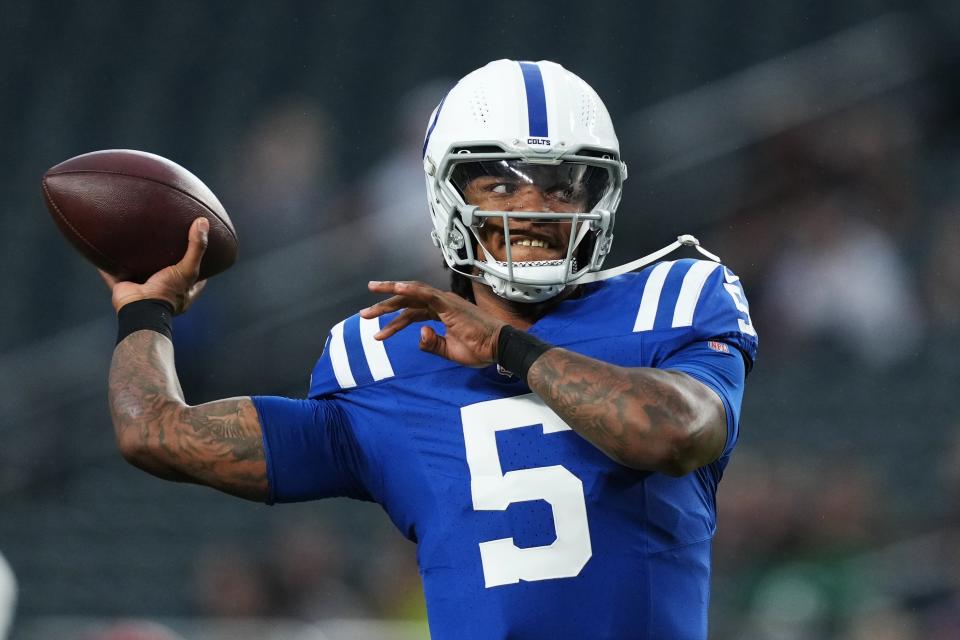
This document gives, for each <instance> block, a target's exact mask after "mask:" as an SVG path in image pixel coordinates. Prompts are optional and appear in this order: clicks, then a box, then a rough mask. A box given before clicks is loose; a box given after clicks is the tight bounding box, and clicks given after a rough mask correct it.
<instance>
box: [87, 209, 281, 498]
mask: <svg viewBox="0 0 960 640" xmlns="http://www.w3.org/2000/svg"><path fill="white" fill-rule="evenodd" d="M208 229H209V224H208V223H207V221H206V220H204V219H203V218H199V219H197V220H195V221H194V223H193V225H192V226H191V227H190V233H189V236H188V245H187V251H186V254H185V255H184V257H183V260H181V261H180V262H178V263H177V264H175V265H172V266H169V267H166V268H165V269H163V270H161V271H159V272H157V273H156V274H154V275H153V276H152V277H151V278H150V279H149V280H147V281H146V282H145V283H143V284H136V283H133V282H118V281H117V280H116V279H115V278H113V277H112V276H110V275H109V274H106V273H104V272H101V273H100V275H101V276H103V279H104V281H105V282H106V283H107V286H108V287H109V288H110V290H111V292H112V294H113V307H114V309H116V310H117V311H118V312H119V311H120V309H121V308H122V307H124V306H125V305H127V304H129V303H131V302H136V301H137V300H144V299H156V300H163V301H166V302H168V303H169V304H170V305H172V306H173V310H174V313H183V312H184V311H186V310H187V308H188V307H189V306H190V304H191V303H192V302H193V300H194V299H196V297H197V296H198V295H199V294H200V291H201V290H202V289H203V285H204V282H205V281H201V282H197V275H198V274H199V272H200V261H201V260H202V258H203V253H204V251H205V250H206V246H207V232H208ZM109 398H110V414H111V416H112V417H113V426H114V431H115V433H116V437H117V444H118V445H119V447H120V451H121V452H122V453H123V457H124V458H126V459H127V460H128V461H129V462H130V463H132V464H134V465H136V466H137V467H139V468H141V469H143V470H144V471H147V472H149V473H152V474H153V475H156V476H159V477H161V478H165V479H167V480H175V481H179V482H194V483H197V484H205V485H209V486H211V487H214V488H215V489H219V490H221V491H225V492H227V493H231V494H233V495H237V496H240V497H242V498H248V499H250V500H260V501H263V500H265V499H266V497H267V472H266V462H265V460H264V455H263V443H262V441H261V426H260V419H259V417H258V416H257V412H256V409H255V408H254V406H253V402H252V401H251V400H250V398H231V399H228V400H219V401H216V402H209V403H207V404H202V405H198V406H195V407H191V406H189V405H187V404H186V402H184V398H183V391H182V390H181V388H180V381H179V379H178V378H177V371H176V368H175V367H174V363H173V344H172V343H171V342H170V340H169V339H168V338H167V337H166V336H164V335H161V334H159V333H157V332H155V331H150V330H141V331H134V332H133V333H131V334H130V335H128V336H127V337H125V338H124V339H123V340H122V341H121V342H120V344H118V345H117V347H116V348H115V349H114V351H113V361H112V362H111V364H110V381H109Z"/></svg>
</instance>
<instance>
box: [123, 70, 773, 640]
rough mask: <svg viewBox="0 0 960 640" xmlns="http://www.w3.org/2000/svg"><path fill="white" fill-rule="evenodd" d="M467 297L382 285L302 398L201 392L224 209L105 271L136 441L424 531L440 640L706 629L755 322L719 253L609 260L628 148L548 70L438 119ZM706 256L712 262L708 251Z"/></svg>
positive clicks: (437, 223)
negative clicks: (178, 337) (152, 261)
mask: <svg viewBox="0 0 960 640" xmlns="http://www.w3.org/2000/svg"><path fill="white" fill-rule="evenodd" d="M423 166H424V171H425V173H426V182H427V197H428V203H429V209H430V215H431V217H432V220H433V228H434V230H433V233H432V237H433V242H434V244H435V245H436V246H437V247H438V248H439V249H440V251H441V253H442V254H443V257H444V259H445V261H446V264H447V265H448V266H449V268H450V269H451V273H452V277H453V286H452V287H451V289H452V290H451V291H440V290H437V289H435V288H432V287H429V286H427V285H425V284H421V283H417V282H394V281H390V282H371V283H370V284H369V288H370V290H371V291H374V292H377V293H381V294H385V295H388V296H389V297H387V298H386V299H384V300H383V301H381V302H379V303H377V304H375V305H373V306H371V307H369V308H367V309H364V310H362V311H360V313H359V314H357V315H354V316H352V317H350V318H347V319H346V320H343V321H342V322H340V323H338V324H336V325H335V326H334V327H333V329H332V330H331V331H330V334H329V337H328V339H327V343H326V347H325V349H324V351H323V354H322V356H321V357H320V359H319V361H318V363H317V365H316V367H315V368H314V370H313V375H312V378H311V383H310V390H309V394H308V397H307V398H306V399H289V398H279V397H252V398H249V397H246V398H233V399H228V400H221V401H217V402H211V403H208V404H204V405H199V406H189V405H187V404H186V403H185V401H184V399H183V396H182V392H181V391H180V388H179V384H178V382H177V375H176V371H175V368H174V361H173V347H172V344H171V342H170V340H169V336H170V329H169V317H170V315H171V314H176V313H180V312H183V311H184V310H186V308H187V307H188V306H189V304H190V302H191V301H192V300H193V298H194V297H195V296H196V294H197V293H198V285H195V280H196V274H197V272H198V266H199V263H200V259H201V257H202V254H203V250H204V246H205V238H206V223H205V221H203V220H198V221H197V222H195V223H194V226H193V227H192V228H191V231H190V243H189V248H188V250H187V253H186V255H185V257H184V259H183V260H182V261H181V262H180V263H179V264H178V265H175V266H173V267H168V268H167V269H165V270H163V271H161V272H159V273H158V274H156V275H155V276H154V277H153V278H151V279H150V280H149V281H148V282H147V283H146V284H144V285H136V284H133V283H116V282H112V281H111V282H110V284H111V286H112V287H113V302H114V306H115V307H116V309H117V310H118V317H119V324H120V329H119V335H118V344H117V347H116V349H115V351H114V356H113V362H112V366H111V372H110V383H109V384H110V406H111V409H112V415H113V420H114V424H115V428H116V435H117V439H118V442H119V445H120V448H121V450H122V452H123V454H124V456H125V457H126V458H127V459H128V460H129V461H130V462H132V463H133V464H135V465H137V466H139V467H141V468H143V469H145V470H147V471H149V472H151V473H154V474H156V475H159V476H161V477H165V478H169V479H174V480H183V481H188V482H196V483H201V484H206V485H210V486H212V487H215V488H217V489H220V490H222V491H226V492H229V493H233V494H236V495H239V496H242V497H245V498H250V499H254V500H263V501H266V502H268V503H274V502H291V501H300V500H313V499H317V498H324V497H330V496H350V497H353V498H357V499H361V500H372V501H375V502H377V503H379V504H380V505H382V506H383V508H384V510H385V511H386V512H387V514H388V515H389V517H390V518H391V519H392V521H393V522H394V523H395V524H396V526H397V527H398V528H399V529H400V530H401V531H402V532H403V534H404V535H406V536H407V537H408V538H410V539H411V540H413V541H416V542H417V544H418V562H419V566H420V573H421V576H422V579H423V585H424V589H425V593H426V600H427V607H428V617H429V624H430V629H431V633H432V635H433V637H435V638H484V639H488V638H507V637H510V638H669V639H671V640H677V639H687V638H691V639H692V638H705V637H706V635H707V606H708V600H709V589H710V544H711V538H712V536H713V534H714V531H715V528H716V509H715V508H716V503H715V493H716V490H717V484H718V482H719V481H720V477H721V475H722V473H723V470H724V467H725V466H726V465H727V461H728V460H729V458H730V455H731V452H732V451H733V448H734V446H735V444H736V442H737V435H738V423H739V415H740V405H741V399H742V394H743V386H744V379H745V376H746V373H747V371H748V370H749V369H750V367H751V366H752V363H753V359H754V355H755V352H756V346H757V336H756V333H755V331H754V329H753V326H752V325H751V322H750V316H749V310H748V306H747V302H746V298H745V297H744V293H743V290H742V288H741V285H740V282H739V280H738V278H737V276H735V275H734V274H733V273H732V272H731V271H730V270H729V269H727V268H726V267H724V266H723V265H721V264H719V262H717V261H716V260H713V259H708V260H693V259H682V260H675V261H664V262H657V263H656V264H653V265H651V266H649V267H647V268H645V269H644V270H642V271H639V272H630V271H632V270H633V269H635V268H637V267H639V266H641V265H642V264H646V263H650V262H652V261H653V260H655V259H657V258H659V257H662V256H663V255H665V254H666V253H667V252H669V251H670V250H672V249H674V248H676V247H677V246H679V245H680V244H691V245H695V240H694V239H692V238H690V237H689V236H682V237H681V238H680V239H679V240H678V242H676V243H673V244H672V245H670V246H669V247H666V248H665V249H664V250H661V251H659V252H657V253H655V254H653V255H652V256H648V257H647V258H644V259H641V260H638V261H635V262H634V263H631V264H628V265H624V266H623V267H621V268H618V269H613V270H609V271H601V270H600V269H601V265H602V263H603V261H604V258H605V257H606V255H607V254H608V252H609V251H610V246H611V242H612V239H613V228H614V219H615V212H616V209H617V205H618V204H619V201H620V194H621V187H622V184H623V180H624V179H625V178H626V166H625V165H624V163H623V162H622V160H621V159H620V152H619V144H618V142H617V138H616V135H615V133H614V129H613V125H612V123H611V121H610V117H609V115H608V113H607V110H606V108H605V107H604V105H603V103H602V102H601V100H600V98H599V97H598V96H597V94H596V93H595V92H594V91H593V89H591V88H590V86H588V85H587V84H586V83H585V82H584V81H583V80H581V79H580V78H579V77H577V76H576V75H574V74H573V73H571V72H569V71H567V70H566V69H564V68H563V67H561V66H560V65H557V64H554V63H552V62H546V61H540V62H514V61H509V60H499V61H496V62H492V63H490V64H488V65H487V66H485V67H483V68H481V69H478V70H476V71H474V72H473V73H470V74H469V75H467V76H466V77H464V78H463V79H462V80H461V81H460V82H459V83H457V85H456V86H454V87H453V88H452V89H451V90H450V92H449V93H448V94H447V96H446V98H445V99H444V100H443V101H442V102H441V103H440V105H439V106H438V107H437V108H436V110H435V111H434V112H433V114H432V115H431V117H430V119H429V124H428V128H427V132H426V138H425V141H424V147H423ZM703 253H704V254H705V255H707V256H708V257H712V256H710V254H708V253H707V252H705V251H703Z"/></svg>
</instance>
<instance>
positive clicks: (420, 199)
mask: <svg viewBox="0 0 960 640" xmlns="http://www.w3.org/2000/svg"><path fill="white" fill-rule="evenodd" d="M449 88H450V83H449V82H446V81H443V80H434V81H431V82H427V83H424V84H421V85H419V86H418V87H415V88H414V89H413V90H411V91H410V92H409V93H407V95H406V96H404V98H403V99H402V100H401V102H400V106H399V108H398V109H397V110H396V111H395V112H394V113H395V114H396V123H395V129H396V131H397V142H396V143H395V145H394V147H393V149H392V150H389V151H386V152H384V153H383V154H382V155H380V156H379V157H380V158H381V160H380V162H379V163H378V164H376V165H375V166H374V167H373V168H372V169H371V170H370V172H369V173H368V174H367V176H366V177H365V178H364V179H363V182H362V186H361V190H362V198H363V200H364V201H365V202H366V207H365V212H366V215H365V220H364V224H366V225H367V227H368V229H369V232H368V233H366V234H364V235H365V236H366V237H368V238H371V239H372V240H373V241H374V242H375V243H376V247H377V254H379V255H380V256H382V259H383V260H385V261H386V262H387V263H388V264H393V265H396V266H397V267H398V268H400V269H402V271H401V272H399V273H398V274H397V275H396V277H397V278H401V279H406V278H410V279H414V278H416V279H420V280H424V281H428V282H429V281H435V282H436V283H437V284H440V285H444V286H446V278H445V277H444V274H443V273H442V272H441V271H440V270H439V269H437V265H439V264H442V262H443V258H442V257H441V256H440V252H439V251H437V249H436V248H435V247H434V246H433V243H432V242H431V240H430V231H431V230H432V229H433V226H432V225H431V224H430V215H429V209H428V205H427V202H426V200H425V196H424V187H423V184H424V173H423V161H422V151H423V138H424V134H425V127H426V124H427V122H428V120H429V118H430V113H431V112H432V111H433V109H434V108H436V106H437V104H438V103H439V102H440V100H441V99H442V98H443V96H444V94H445V93H446V91H447V90H448V89H449Z"/></svg>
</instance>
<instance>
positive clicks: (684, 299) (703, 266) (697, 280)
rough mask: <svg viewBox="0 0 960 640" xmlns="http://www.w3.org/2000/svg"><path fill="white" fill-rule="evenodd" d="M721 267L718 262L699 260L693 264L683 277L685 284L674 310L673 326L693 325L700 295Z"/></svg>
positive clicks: (681, 288)
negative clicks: (704, 286)
mask: <svg viewBox="0 0 960 640" xmlns="http://www.w3.org/2000/svg"><path fill="white" fill-rule="evenodd" d="M719 266H720V263H718V262H707V261H706V260H699V261H697V262H694V263H693V266H692V267H690V270H689V271H687V273H686V275H684V276H683V284H682V285H680V295H679V296H677V306H676V307H674V309H673V325H671V326H673V327H674V328H676V327H689V326H691V325H692V324H693V312H694V311H695V310H696V308H697V302H699V301H700V293H701V292H702V291H703V285H705V284H706V282H707V278H709V277H710V274H711V273H713V271H714V269H717V268H718V267H719Z"/></svg>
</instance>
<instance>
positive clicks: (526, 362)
mask: <svg viewBox="0 0 960 640" xmlns="http://www.w3.org/2000/svg"><path fill="white" fill-rule="evenodd" d="M550 349H553V345H552V344H547V343H546V342H544V341H543V340H540V339H538V338H536V337H535V336H532V335H530V334H529V333H527V332H526V331H520V330H519V329H514V328H513V327H511V326H510V325H504V326H503V327H502V328H501V329H500V336H499V337H498V338H497V364H499V365H500V366H501V367H503V368H504V369H506V370H507V371H509V372H510V373H512V374H513V375H515V376H517V377H519V378H520V379H521V380H523V381H524V382H526V380H527V373H528V372H529V371H530V367H531V366H533V363H534V362H536V360H537V358H539V357H540V356H542V355H543V354H544V353H546V352H547V351H549V350H550Z"/></svg>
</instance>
